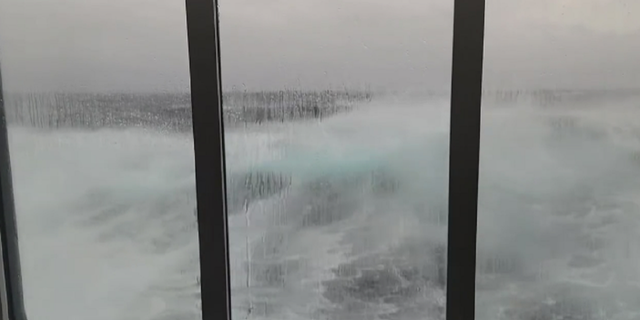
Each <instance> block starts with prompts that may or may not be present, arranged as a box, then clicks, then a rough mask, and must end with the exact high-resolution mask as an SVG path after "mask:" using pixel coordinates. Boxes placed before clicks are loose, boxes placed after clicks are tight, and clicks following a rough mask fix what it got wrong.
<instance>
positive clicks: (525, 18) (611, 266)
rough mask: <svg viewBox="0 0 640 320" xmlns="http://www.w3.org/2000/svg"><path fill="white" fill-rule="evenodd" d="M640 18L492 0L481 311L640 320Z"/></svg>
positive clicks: (628, 10) (619, 8)
mask: <svg viewBox="0 0 640 320" xmlns="http://www.w3.org/2000/svg"><path fill="white" fill-rule="evenodd" d="M639 16H640V3H637V2H634V1H596V0H588V1H557V0H548V1H547V0H544V1H538V0H518V1H503V0H488V1H487V16H486V21H487V22H486V23H487V25H486V28H487V29H486V30H487V33H486V47H485V51H486V55H485V68H484V69H485V83H484V89H485V91H484V98H483V119H482V124H483V126H482V143H481V162H480V201H479V207H480V208H479V234H478V248H477V250H478V265H477V288H476V290H477V300H476V306H477V318H478V319H491V320H494V319H518V320H524V319H593V320H596V319H607V320H610V319H637V318H638V315H639V314H640V313H639V312H640V287H639V286H638V280H640V259H639V258H640V233H639V231H640V229H639V226H640V219H639V218H640V207H639V205H640V203H639V202H638V199H639V198H638V194H639V193H638V192H640V170H638V168H639V167H638V166H639V165H640V162H638V159H640V158H639V157H638V155H640V126H638V124H637V122H638V121H637V119H638V116H640V113H639V112H638V109H637V106H638V103H640V91H638V90H636V88H637V85H638V80H640V64H638V59H637V57H639V56H640V45H639V44H640V42H638V36H639V35H640V23H639V22H638V21H640V20H639V19H638V17H639Z"/></svg>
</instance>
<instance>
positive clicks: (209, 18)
mask: <svg viewBox="0 0 640 320" xmlns="http://www.w3.org/2000/svg"><path fill="white" fill-rule="evenodd" d="M186 13H187V33H188V40H189V64H190V66H189V67H190V73H191V104H192V112H193V140H194V148H195V166H196V189H197V190H196V193H197V216H198V233H199V244H200V285H201V299H202V317H203V319H204V320H225V319H231V302H230V298H231V297H230V288H229V253H228V230H227V212H226V204H225V201H226V188H225V161H224V126H223V123H222V87H221V83H220V36H219V34H220V33H219V30H218V26H219V24H218V4H217V0H186Z"/></svg>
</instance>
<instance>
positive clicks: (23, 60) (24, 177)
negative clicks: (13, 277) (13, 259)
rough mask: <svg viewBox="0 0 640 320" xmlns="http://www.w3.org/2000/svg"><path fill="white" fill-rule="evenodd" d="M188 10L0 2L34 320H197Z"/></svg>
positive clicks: (82, 1) (168, 4)
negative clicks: (186, 18)
mask: <svg viewBox="0 0 640 320" xmlns="http://www.w3.org/2000/svg"><path fill="white" fill-rule="evenodd" d="M184 11H185V9H184V3H183V2H180V1H168V0H167V1H165V0H161V1H143V0H61V1H38V0H25V1H22V0H21V1H0V41H1V42H0V43H1V47H2V56H1V58H2V68H3V69H2V71H3V76H4V79H3V80H4V85H5V97H6V105H7V112H8V120H9V136H10V137H9V138H10V151H11V158H12V170H13V178H14V187H15V200H16V215H17V220H18V229H19V233H20V250H21V255H22V267H23V270H22V271H23V277H24V286H25V287H24V295H25V304H26V312H27V315H28V316H29V319H31V320H38V319H78V320H86V319H94V320H99V319H105V320H114V319H199V318H201V316H200V310H199V299H200V298H199V284H198V277H199V268H198V241H197V228H196V221H195V215H194V209H195V206H196V203H195V202H196V199H195V180H194V155H193V142H192V134H191V121H190V117H191V110H190V100H189V87H188V83H189V77H188V54H187V37H186V27H185V25H186V24H185V12H184Z"/></svg>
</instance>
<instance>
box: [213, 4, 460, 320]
mask: <svg viewBox="0 0 640 320" xmlns="http://www.w3.org/2000/svg"><path fill="white" fill-rule="evenodd" d="M452 5H453V4H452V3H451V2H450V1H439V0H438V1H430V2H424V1H413V0H399V1H393V2H388V1H359V0H347V1H344V0H340V1H333V0H332V1H326V0H322V1H320V0H312V1H304V2H299V1H293V0H285V1H267V2H265V1H255V0H239V1H237V0H233V1H230V0H229V1H227V0H223V1H221V3H220V17H221V33H222V37H221V48H222V71H223V86H224V88H225V89H224V95H223V101H224V112H225V121H226V123H225V130H226V132H225V135H226V152H227V154H226V156H227V171H228V173H227V177H228V181H227V188H228V205H229V206H228V207H229V229H230V231H229V233H230V234H229V237H230V255H231V285H232V295H231V302H232V307H233V318H234V319H274V320H275V319H349V320H352V319H425V318H426V319H442V318H443V317H444V314H443V313H444V298H445V297H444V290H443V289H444V288H443V287H444V284H445V282H446V274H445V271H446V262H445V254H446V215H447V210H446V208H447V179H448V149H449V148H448V133H449V127H448V118H449V117H448V116H449V102H448V100H449V96H448V93H447V90H448V87H449V85H450V74H449V73H450V68H451V58H450V55H451V34H452V32H451V31H452V30H451V28H452V12H453V8H452ZM382 17H384V18H382Z"/></svg>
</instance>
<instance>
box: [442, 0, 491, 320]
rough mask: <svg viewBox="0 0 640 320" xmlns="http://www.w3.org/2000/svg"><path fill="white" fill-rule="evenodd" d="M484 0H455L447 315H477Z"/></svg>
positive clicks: (468, 319) (454, 318) (469, 318)
mask: <svg viewBox="0 0 640 320" xmlns="http://www.w3.org/2000/svg"><path fill="white" fill-rule="evenodd" d="M484 10H485V0H455V4H454V17H453V66H452V73H451V77H452V81H451V82H452V83H451V127H450V128H451V129H450V130H451V133H450V134H451V138H450V144H449V150H450V151H449V156H450V159H449V233H448V244H447V247H448V252H447V320H473V319H474V317H475V281H476V235H477V224H478V171H479V168H478V167H479V166H478V165H479V161H480V105H481V99H482V59H483V50H484V45H483V42H484V14H485V12H484Z"/></svg>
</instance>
